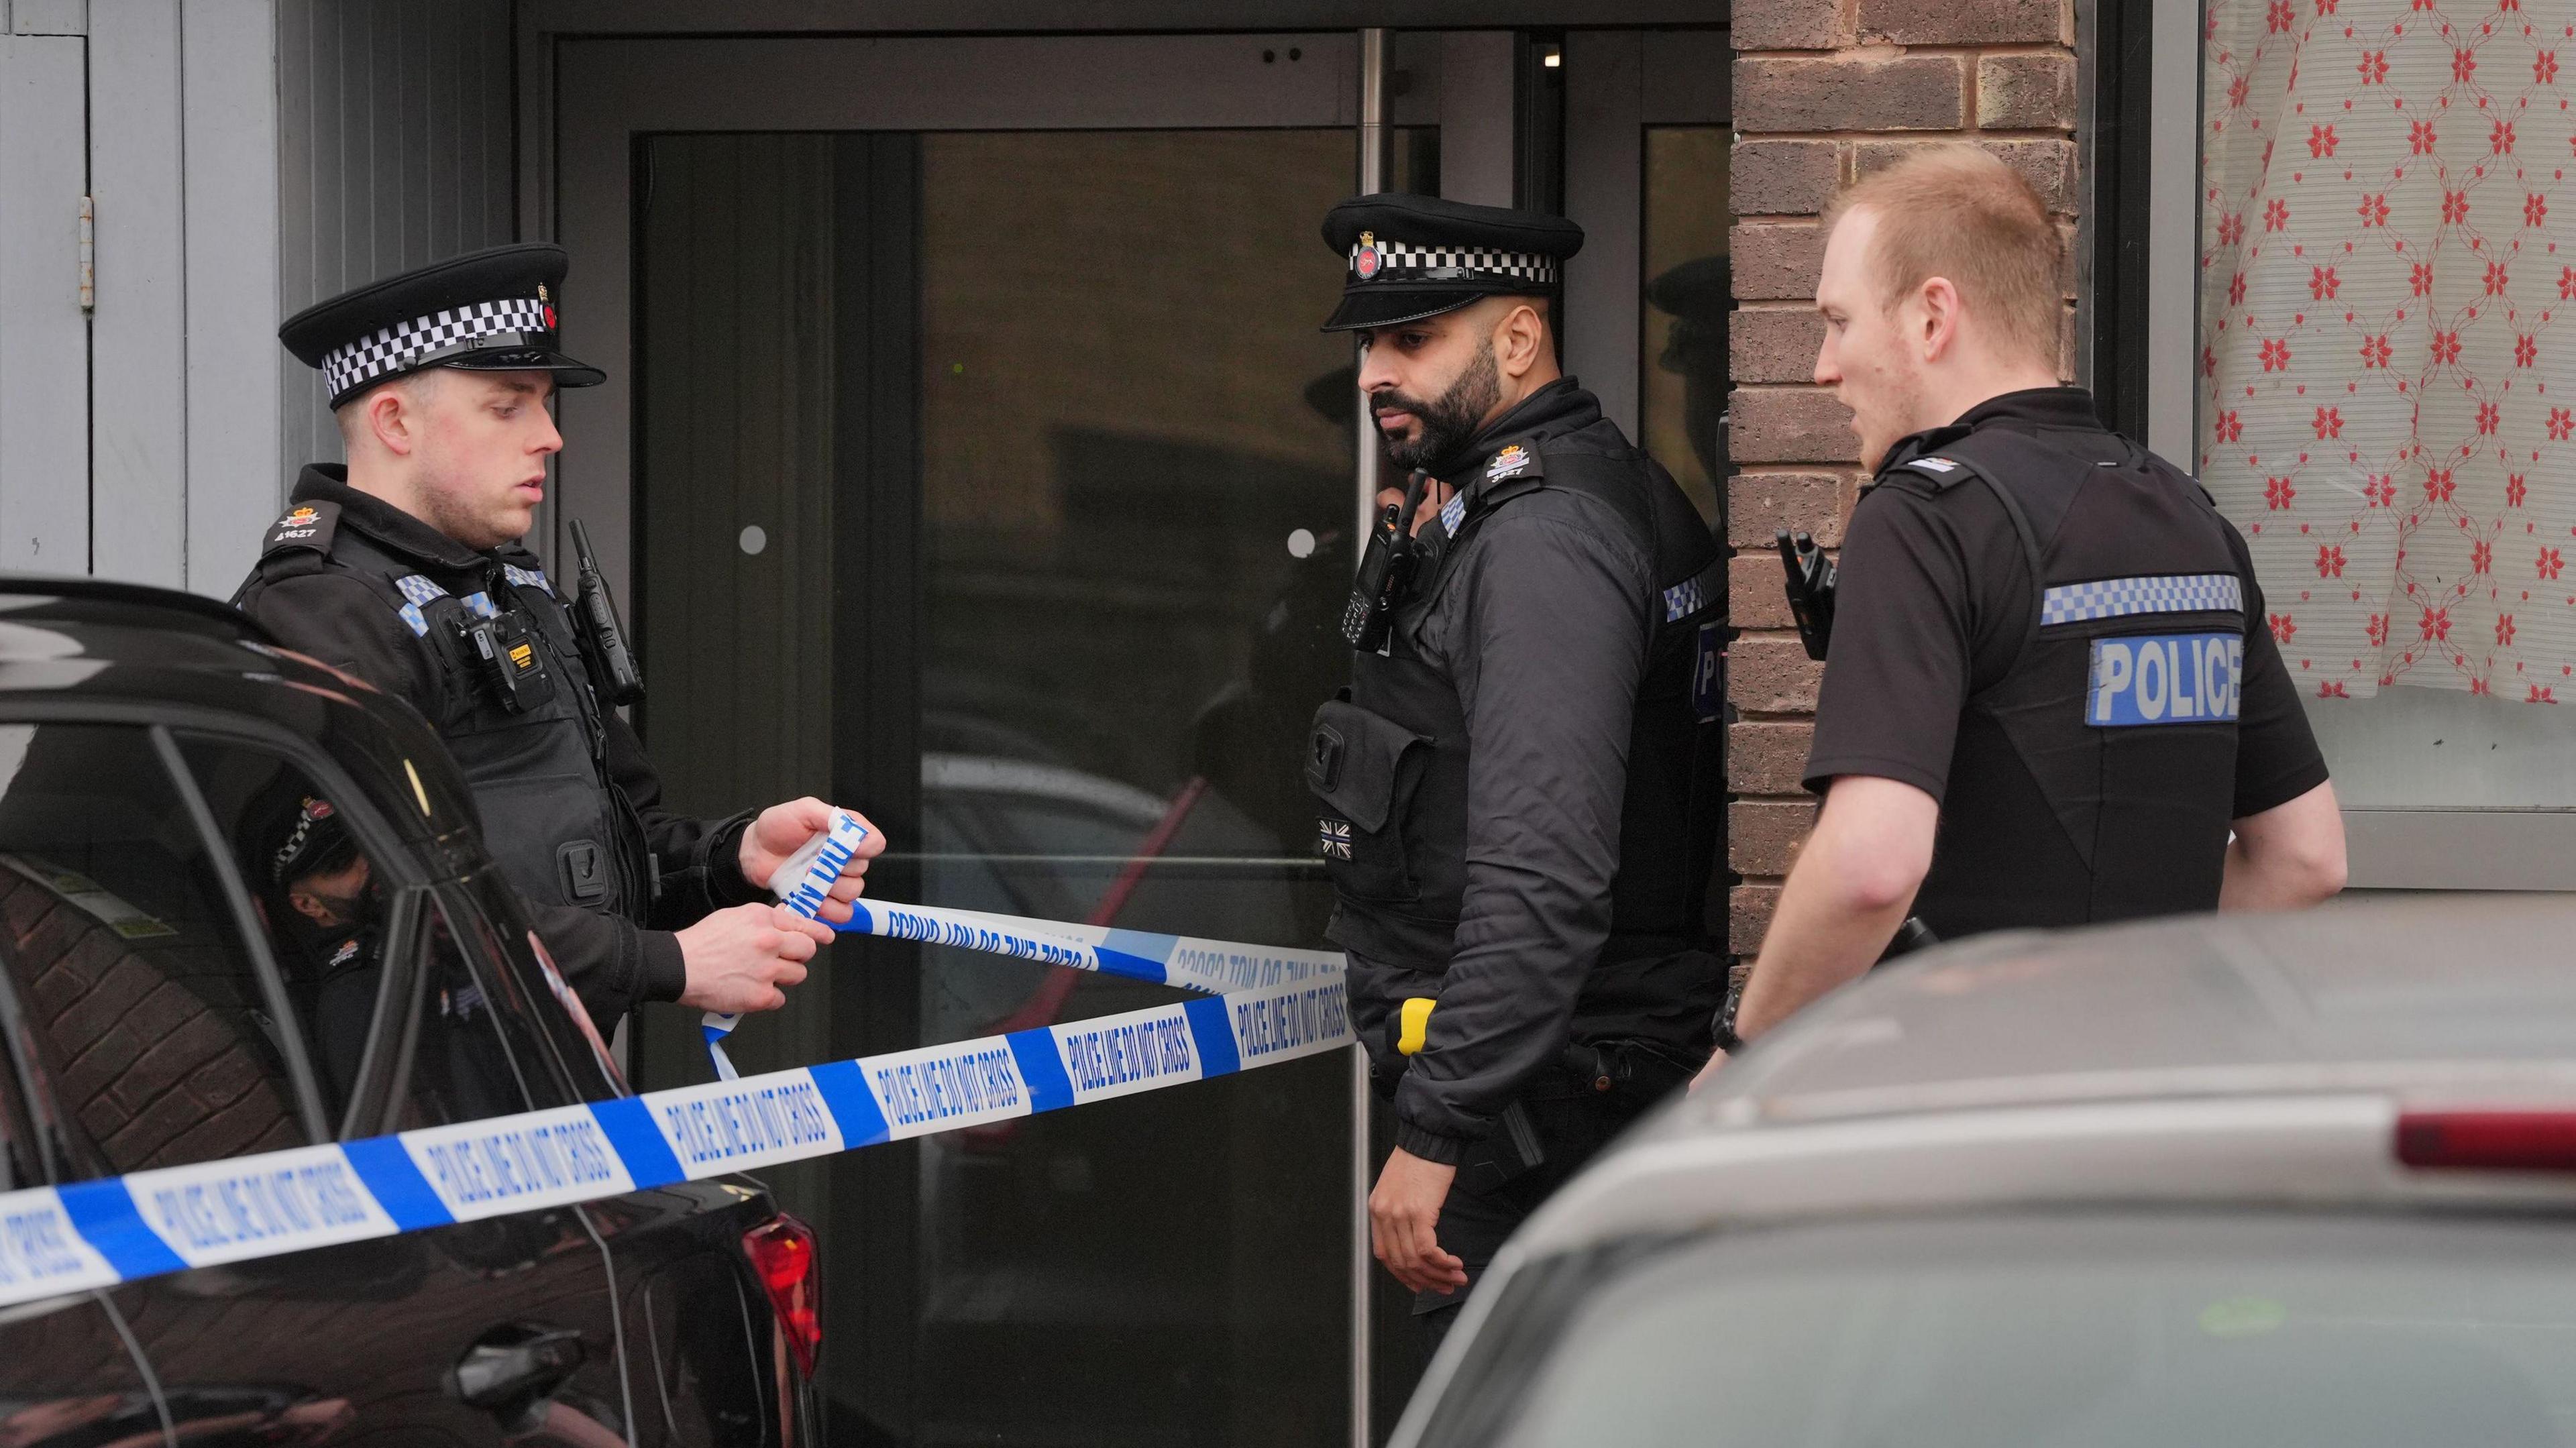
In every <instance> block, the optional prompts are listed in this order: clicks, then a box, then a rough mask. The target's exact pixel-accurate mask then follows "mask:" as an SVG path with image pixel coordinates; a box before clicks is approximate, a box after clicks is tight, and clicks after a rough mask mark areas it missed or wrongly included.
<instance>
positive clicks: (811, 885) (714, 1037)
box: [698, 810, 868, 1081]
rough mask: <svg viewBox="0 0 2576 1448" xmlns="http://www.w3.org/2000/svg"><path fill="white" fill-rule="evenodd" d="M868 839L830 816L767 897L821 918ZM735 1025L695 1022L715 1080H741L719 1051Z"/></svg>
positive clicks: (838, 813)
mask: <svg viewBox="0 0 2576 1448" xmlns="http://www.w3.org/2000/svg"><path fill="white" fill-rule="evenodd" d="M867 837H868V827H867V826H865V825H863V824H860V823H859V817H858V816H856V815H854V814H851V813H850V812H849V811H847V810H834V811H832V822H831V824H830V825H828V826H827V827H825V829H824V830H823V832H822V833H821V834H818V835H816V836H815V837H814V838H812V839H810V840H807V841H806V842H805V845H804V847H803V848H801V849H799V850H798V851H797V852H796V853H794V854H792V855H790V856H788V857H787V858H786V859H785V860H783V861H781V862H780V863H779V866H778V868H777V869H775V870H772V871H770V873H769V890H770V893H771V894H773V895H776V896H777V897H778V903H779V904H781V905H784V906H786V907H787V908H788V909H790V910H793V911H795V912H796V913H797V914H799V915H802V916H804V917H805V918H806V919H808V920H817V919H820V918H822V912H823V902H824V901H825V900H827V899H830V898H831V894H832V887H833V886H834V885H835V884H837V883H839V881H840V878H841V867H842V866H844V865H846V864H848V863H850V861H851V859H852V858H853V857H855V856H856V855H857V854H858V852H859V844H860V842H861V841H863V840H865V839H867ZM740 1024H742V1013H741V1012H740V1011H734V1012H730V1013H728V1012H725V1011H709V1012H707V1013H706V1014H705V1015H703V1016H700V1017H699V1018H698V1034H699V1035H700V1037H701V1038H702V1039H704V1040H705V1041H706V1043H707V1059H708V1060H709V1061H711V1062H713V1063H714V1065H715V1068H716V1079H717V1080H719V1081H738V1080H740V1079H742V1073H741V1072H739V1071H736V1070H735V1069H734V1068H733V1058H732V1057H731V1056H728V1055H726V1054H725V1048H724V1040H725V1037H727V1036H729V1035H732V1034H733V1028H734V1027H735V1026H738V1025H740Z"/></svg>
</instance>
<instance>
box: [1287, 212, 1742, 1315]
mask: <svg viewBox="0 0 2576 1448" xmlns="http://www.w3.org/2000/svg"><path fill="white" fill-rule="evenodd" d="M1324 240H1325V242H1326V243H1327V244H1328V245H1330V246H1331V247H1332V249H1333V252H1334V254H1335V255H1336V256H1337V257H1339V258H1341V259H1342V262H1343V264H1344V266H1345V267H1347V268H1348V277H1347V282H1346V285H1345V288H1344V292H1343V296H1342V301H1341V305H1340V307H1339V309H1338V310H1336V311H1335V312H1334V313H1333V316H1332V319H1331V320H1330V321H1329V322H1327V323H1326V324H1325V325H1326V328H1327V329H1328V330H1334V331H1350V332H1357V333H1358V334H1359V335H1360V341H1361V345H1362V348H1363V356H1362V359H1361V362H1360V368H1359V388H1360V392H1361V395H1362V400H1363V402H1364V404H1365V406H1366V408H1367V410H1368V414H1369V416H1370V418H1371V420H1372V421H1373V423H1374V425H1375V426H1376V429H1377V432H1378V435H1379V437H1380V438H1381V439H1382V440H1383V442H1384V443H1385V446H1386V450H1387V454H1388V456H1389V457H1390V458H1391V459H1392V460H1393V461H1394V462H1396V463H1397V464H1398V465H1400V466H1401V467H1403V468H1404V469H1406V470H1407V473H1408V476H1407V478H1406V484H1405V486H1404V488H1402V489H1401V490H1396V489H1390V490H1388V492H1387V493H1385V494H1384V495H1382V496H1381V499H1380V502H1381V505H1382V507H1383V508H1385V509H1386V510H1388V517H1387V520H1386V521H1384V522H1382V523H1381V526H1380V529H1379V531H1378V535H1377V537H1376V538H1375V539H1374V540H1373V541H1372V543H1371V546H1370V550H1369V553H1368V556H1367V559H1366V561H1365V562H1364V563H1363V564H1362V567H1361V576H1360V580H1359V585H1360V586H1359V588H1358V590H1357V591H1356V592H1355V593H1354V596H1353V598H1352V600H1351V608H1350V612H1349V613H1348V614H1347V615H1346V618H1345V624H1346V626H1347V628H1346V633H1347V636H1348V637H1349V638H1350V639H1351V641H1352V643H1353V645H1354V651H1353V656H1352V669H1351V686H1350V688H1349V689H1347V690H1345V691H1343V692H1342V694H1341V695H1340V696H1339V697H1337V698H1335V699H1334V700H1332V701H1330V702H1328V703H1326V704H1325V705H1324V706H1323V707H1322V708H1321V709H1320V710H1319V711H1318V712H1317V714H1316V716H1315V726H1314V734H1313V736H1312V739H1311V741H1310V745H1309V752H1308V758H1307V761H1306V766H1305V769H1306V780H1307V785H1308V787H1309V788H1310V789H1311V790H1312V791H1313V792H1314V793H1315V795H1316V796H1317V797H1318V799H1319V800H1320V801H1321V805H1322V807H1321V811H1320V815H1321V817H1320V820H1319V842H1320V845H1321V848H1322V850H1323V853H1324V855H1325V859H1326V864H1327V867H1328V869H1329V870H1330V872H1331V875H1332V881H1333V888H1334V895H1335V904H1334V910H1333V917H1332V924H1331V928H1330V934H1331V937H1332V939H1333V940H1334V942H1335V943H1337V944H1339V945H1341V946H1342V947H1343V948H1344V950H1345V951H1347V952H1348V955H1349V962H1350V972H1351V974H1350V984H1351V992H1352V1005H1353V1014H1354V1019H1355V1023H1356V1024H1357V1026H1358V1028H1359V1031H1360V1034H1361V1040H1362V1043H1363V1044H1364V1045H1365V1047H1366V1048H1367V1050H1368V1052H1369V1055H1370V1060H1371V1069H1372V1073H1373V1075H1374V1076H1375V1078H1376V1082H1377V1085H1378V1087H1379V1089H1380V1090H1381V1091H1382V1092H1383V1093H1385V1094H1386V1095H1388V1096H1389V1097H1390V1098H1391V1099H1392V1101H1393V1104H1394V1114H1395V1150H1394V1152H1393V1154H1392V1155H1390V1156H1389V1157H1388V1159H1387V1162H1386V1165H1385V1167H1384V1168H1383V1169H1382V1170H1381V1172H1380V1174H1379V1176H1378V1181H1377V1186H1376V1189H1375V1191H1374V1192H1373V1193H1372V1194H1371V1196H1370V1199H1369V1213H1370V1226H1371V1232H1372V1235H1373V1238H1374V1247H1375V1250H1376V1253H1377V1256H1378V1259H1379V1260H1380V1261H1381V1262H1383V1263H1384V1264H1385V1265H1386V1267H1387V1269H1388V1270H1389V1271H1390V1272H1391V1273H1393V1274H1394V1275H1395V1277H1396V1278H1397V1279H1399V1280H1400V1281H1402V1282H1403V1283H1404V1284H1405V1285H1406V1286H1408V1287H1411V1288H1413V1289H1414V1291H1415V1299H1414V1302H1415V1312H1416V1313H1417V1314H1419V1315H1420V1316H1421V1317H1422V1319H1423V1322H1424V1326H1425V1328H1426V1332H1427V1336H1428V1337H1429V1338H1430V1340H1432V1341H1433V1342H1435V1343H1436V1342H1437V1340H1438V1339H1439V1337H1440V1336H1441V1334H1443V1333H1444V1332H1445V1331H1446V1330H1447V1327H1448V1325H1449V1323H1450V1322H1451V1321H1453V1320H1454V1319H1455V1317H1456V1315H1457V1314H1456V1309H1457V1307H1458V1306H1459V1305H1460V1303H1461V1302H1462V1301H1463V1297H1462V1296H1461V1292H1462V1290H1463V1289H1465V1288H1467V1287H1469V1286H1470V1285H1471V1284H1472V1283H1473V1281H1474V1279H1475V1276H1476V1274H1477V1273H1478V1272H1479V1271H1481V1270H1482V1269H1483V1268H1484V1267H1485V1265H1486V1264H1487V1263H1488V1262H1489V1261H1490V1260H1491V1259H1492V1257H1493V1254H1494V1252H1495V1250H1496V1249H1497V1248H1499V1247H1500V1246H1501V1245H1502V1243H1503V1239H1504V1238H1505V1237H1507V1236H1508V1235H1510V1233H1511V1230H1512V1228H1513V1227H1514V1226H1516V1225H1517V1224H1518V1223H1519V1222H1520V1221H1521V1220H1522V1219H1523V1218H1525V1217H1526V1216H1527V1215H1528V1214H1529V1213H1530V1212H1531V1210H1532V1209H1534V1208H1535V1207H1536V1206H1537V1204H1538V1203H1539V1201H1540V1200H1541V1199H1543V1198H1544V1197H1545V1196H1546V1195H1547V1194H1548V1192H1550V1191H1551V1190H1553V1189H1554V1188H1555V1187H1556V1185H1557V1184H1559V1183H1560V1182H1562V1181H1563V1180H1564V1179H1565V1178H1566V1177H1567V1176H1568V1175H1569V1174H1570V1173H1571V1172H1572V1171H1573V1170H1574V1169H1575V1168H1576V1167H1577V1166H1580V1165H1581V1164H1582V1162H1583V1161H1584V1160H1585V1159H1586V1158H1587V1157H1589V1156H1591V1155H1592V1154H1593V1153H1594V1152H1595V1151H1597V1150H1598V1149H1599V1148H1600V1147H1601V1146H1602V1145H1604V1144H1605V1143H1606V1142H1607V1141H1608V1140H1609V1139H1610V1137H1611V1136H1612V1135H1614V1134H1615V1133H1616V1132H1617V1131H1618V1130H1619V1129H1620V1128H1621V1127H1622V1126H1624V1125H1626V1124H1627V1123H1628V1122H1629V1121H1630V1120H1632V1119H1634V1118H1635V1117H1636V1115H1637V1114H1638V1113H1639V1112H1640V1111H1642V1110H1643V1109H1644V1108H1645V1107H1646V1106H1647V1105H1648V1104H1649V1103H1651V1102H1652V1101H1653V1100H1655V1099H1656V1098H1657V1097H1659V1096H1660V1095H1662V1094H1663V1093H1664V1092H1666V1091H1668V1090H1670V1089H1673V1088H1676V1087H1678V1086H1679V1085H1681V1084H1682V1083H1683V1082H1684V1081H1686V1080H1687V1079H1688V1077H1689V1075H1690V1073H1691V1072H1692V1071H1693V1070H1695V1069H1697V1067H1698V1065H1699V1063H1700V1062H1701V1061H1702V1060H1703V1059H1704V1058H1705V1057H1706V1054H1707V1051H1708V1045H1709V1038H1708V1030H1709V1023H1710V1013H1711V1011H1712V1009H1713V1007H1714V1006H1715V1005H1716V1004H1717V1002H1718V1000H1719V998H1720V996H1721V994H1722V982H1723V975H1724V972H1723V969H1722V967H1721V964H1720V962H1719V960H1718V958H1717V956H1716V955H1715V954H1713V953H1712V951H1711V949H1710V942H1709V938H1708V933H1707V926H1706V922H1705V919H1704V909H1703V907H1704V904H1705V895H1706V891H1707V886H1708V881H1709V877H1710V871H1711V868H1712V866H1713V864H1714V859H1713V852H1714V849H1715V840H1716V829H1717V818H1718V817H1717V810H1718V808H1719V802H1720V799H1721V793H1720V791H1721V789H1722V787H1723V786H1722V781H1721V779H1720V778H1719V773H1720V770H1719V755H1718V750H1719V748H1720V746H1721V738H1720V731H1719V728H1718V726H1717V725H1716V724H1715V723H1714V722H1713V721H1714V719H1715V717H1716V714H1717V710H1718V705H1719V701H1718V698H1717V693H1716V677H1717V669H1716V665H1717V657H1718V650H1719V646H1720V641H1719V635H1718V624H1717V620H1718V613H1719V605H1720V602H1721V595H1722V592H1723V587H1724V585H1723V580H1722V573H1721V570H1722V568H1723V566H1724V565H1723V563H1722V562H1721V560H1720V557H1719V553H1718V549H1717V546H1716V542H1715V540H1714V539H1713V538H1712V537H1711V536H1710V533H1709V530H1708V527H1707V525H1706V524H1705V523H1703V522H1702V521H1701V519H1700V516H1699V514H1698V513H1697V512H1696V511H1695V510H1694V509H1693V508H1692V507H1691V505H1690V503H1689V502H1688V501H1687V500H1686V499H1685V498H1684V497H1683V495H1682V493H1681V490H1680V489H1679V488H1678V487H1676V486H1675V485H1674V483H1673V480H1672V478H1671V476H1670V475H1669V474H1667V473H1666V472H1665V471H1664V469H1663V468H1662V467H1660V466H1658V465H1657V464H1656V463H1655V461H1654V460H1653V459H1651V458H1649V457H1647V456H1646V455H1645V454H1643V453H1641V452H1639V451H1638V450H1637V449H1636V447H1635V446H1634V445H1632V444H1631V443H1630V442H1629V441H1628V439H1627V438H1626V437H1625V436H1624V435H1623V434H1622V433H1621V432H1620V430H1619V428H1618V425H1617V424H1615V423H1613V422H1611V421H1610V420H1609V419H1608V418H1605V417H1603V416H1602V414H1601V405H1600V403H1599V402H1598V401H1597V400H1595V399H1594V397H1593V396H1592V394H1591V393H1589V392H1586V391H1584V390H1583V388H1582V387H1580V386H1579V385H1577V384H1576V382H1575V380H1574V379H1573V378H1570V377H1566V376H1564V375H1562V374H1561V373H1560V372H1559V371H1558V367H1557V352H1556V337H1555V324H1556V306H1557V299H1558V297H1559V296H1560V295H1561V292H1560V278H1561V275H1562V271H1563V268H1564V266H1565V263H1566V260H1567V259H1568V258H1569V257H1572V256H1573V255H1574V254H1575V251H1576V249H1577V248H1579V247H1580V246H1581V245H1582V243H1583V233H1582V231H1581V230H1580V229H1579V228H1577V227H1576V226H1575V225H1574V224H1573V223H1571V222H1569V221H1566V220H1564V219H1563V218H1561V217H1555V216H1545V215H1540V214H1536V213H1532V212H1527V211H1512V210H1503V209H1498V208H1494V207H1485V206H1467V205H1462V204H1459V203H1456V202H1450V201H1442V200H1435V199H1431V198H1427V197H1419V196H1398V195H1376V196H1361V197H1356V198H1354V199H1352V200H1349V201H1345V202H1343V203H1342V204H1341V205H1339V206H1336V207H1334V208H1333V210H1332V212H1331V214H1330V215H1329V216H1327V217H1326V218H1325V221H1324Z"/></svg>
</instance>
